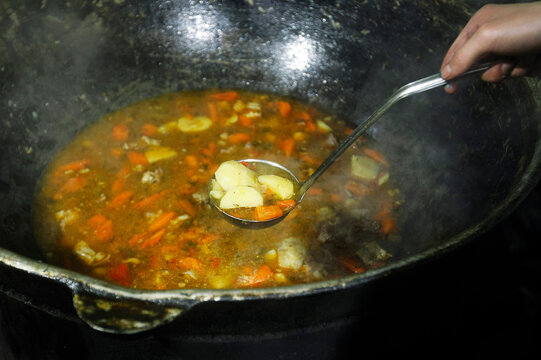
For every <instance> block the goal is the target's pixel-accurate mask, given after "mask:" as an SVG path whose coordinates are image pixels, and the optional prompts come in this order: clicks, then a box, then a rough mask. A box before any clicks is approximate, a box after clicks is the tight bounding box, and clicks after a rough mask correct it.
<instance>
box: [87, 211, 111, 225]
mask: <svg viewBox="0 0 541 360" xmlns="http://www.w3.org/2000/svg"><path fill="white" fill-rule="evenodd" d="M106 221H107V218H106V217H105V216H103V215H102V214H96V215H94V216H92V217H91V218H90V219H88V225H90V226H92V227H93V228H97V227H98V226H100V225H102V224H103V223H105V222H106Z"/></svg>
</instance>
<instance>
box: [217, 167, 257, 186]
mask: <svg viewBox="0 0 541 360" xmlns="http://www.w3.org/2000/svg"><path fill="white" fill-rule="evenodd" d="M214 177H215V178H216V181H217V182H218V184H220V186H221V187H222V189H224V190H225V191H229V190H231V189H233V188H235V187H237V186H252V187H255V186H257V175H256V173H255V172H254V171H253V170H250V169H248V168H247V167H246V166H244V165H242V164H240V163H238V162H236V161H235V160H229V161H226V162H223V163H222V164H221V165H220V167H218V170H216V173H215V174H214Z"/></svg>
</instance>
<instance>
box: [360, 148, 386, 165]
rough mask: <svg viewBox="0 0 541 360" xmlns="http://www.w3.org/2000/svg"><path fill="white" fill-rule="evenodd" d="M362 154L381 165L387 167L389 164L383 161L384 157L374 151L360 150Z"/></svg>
mask: <svg viewBox="0 0 541 360" xmlns="http://www.w3.org/2000/svg"><path fill="white" fill-rule="evenodd" d="M362 152H363V154H365V155H366V156H368V157H370V158H372V159H373V160H375V161H377V162H379V163H381V164H383V165H386V166H389V163H388V162H387V160H385V156H383V154H382V153H380V152H379V151H377V150H374V149H369V148H362Z"/></svg>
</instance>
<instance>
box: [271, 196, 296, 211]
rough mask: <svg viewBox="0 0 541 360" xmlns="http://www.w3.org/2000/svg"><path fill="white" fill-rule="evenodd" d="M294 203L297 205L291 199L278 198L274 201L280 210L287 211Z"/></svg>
mask: <svg viewBox="0 0 541 360" xmlns="http://www.w3.org/2000/svg"><path fill="white" fill-rule="evenodd" d="M295 205H297V202H296V201H295V200H293V199H288V200H280V201H277V202H276V206H278V207H279V208H280V209H282V211H289V210H291V209H293V208H294V207H295Z"/></svg>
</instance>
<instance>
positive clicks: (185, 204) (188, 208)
mask: <svg viewBox="0 0 541 360" xmlns="http://www.w3.org/2000/svg"><path fill="white" fill-rule="evenodd" d="M178 205H179V206H180V207H181V208H182V209H183V210H184V211H185V212H186V214H188V215H190V216H191V217H195V216H196V215H197V212H198V211H197V209H196V208H195V206H193V204H192V203H191V202H190V201H188V200H185V199H180V200H179V201H178Z"/></svg>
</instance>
